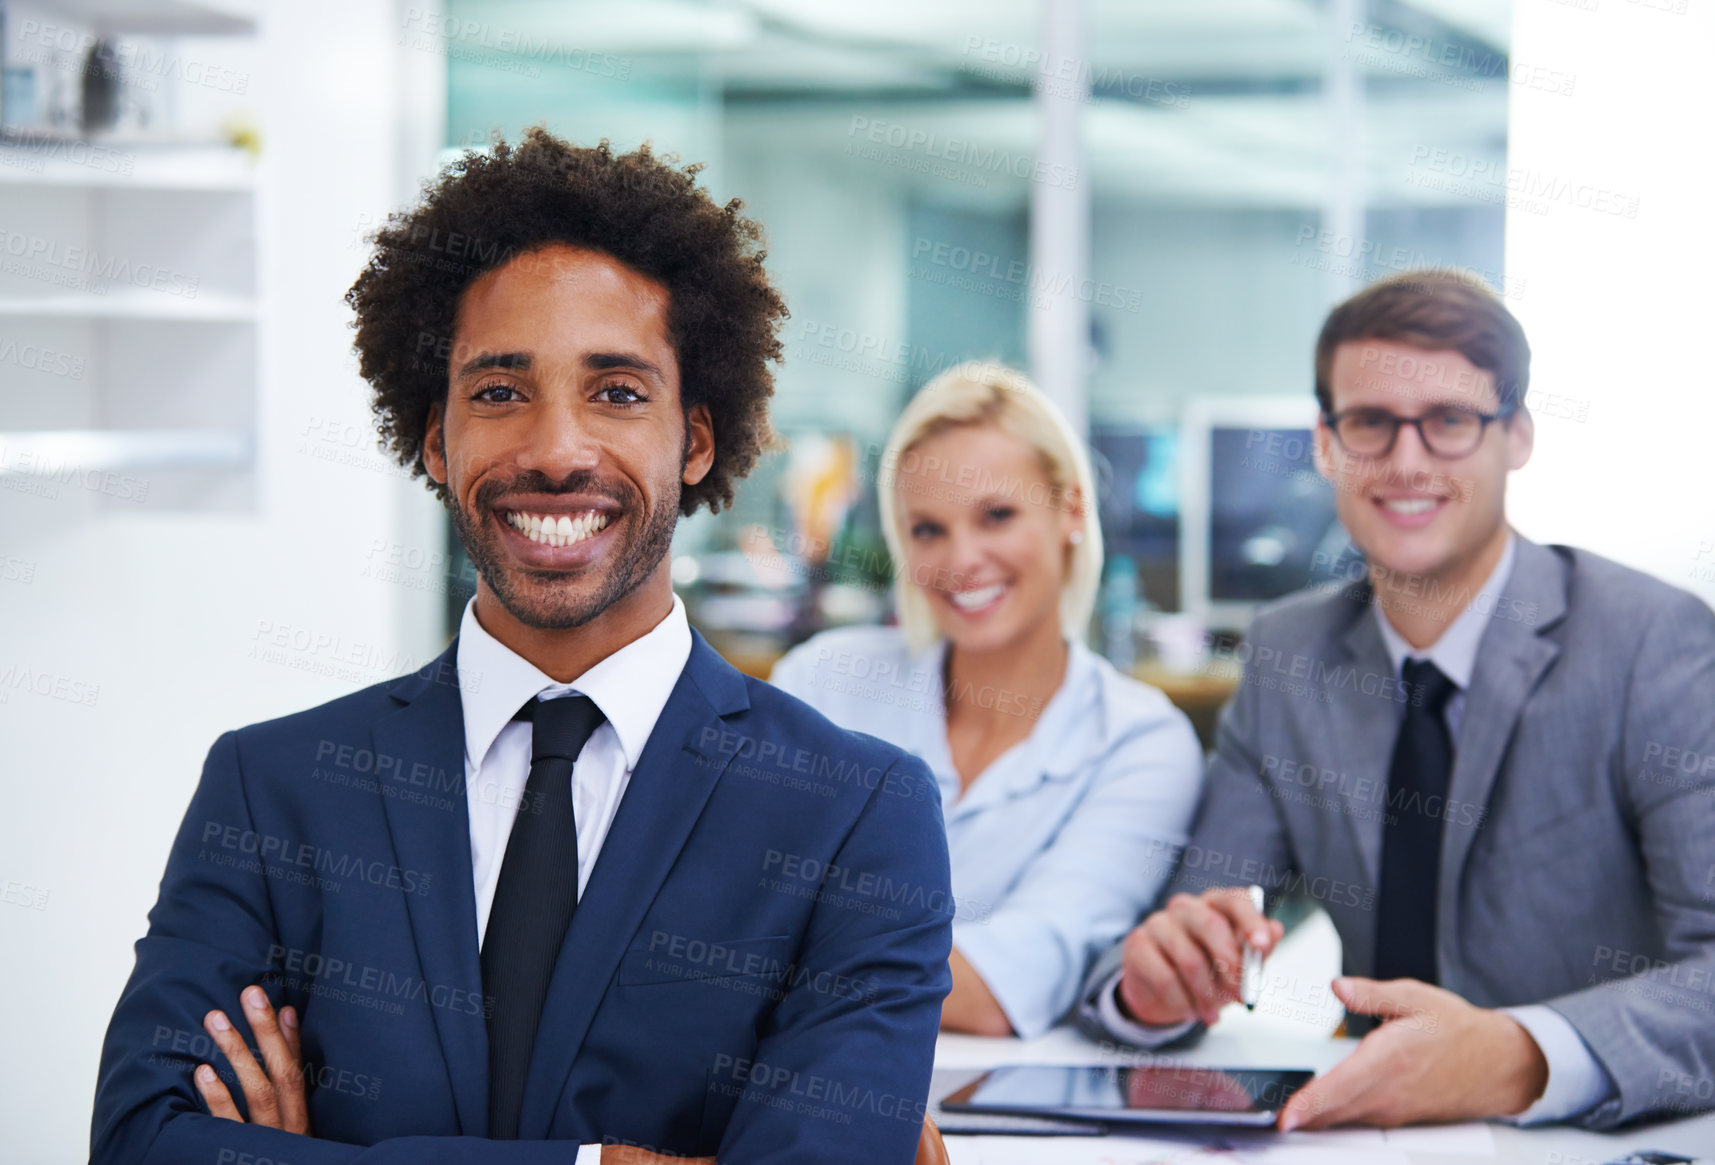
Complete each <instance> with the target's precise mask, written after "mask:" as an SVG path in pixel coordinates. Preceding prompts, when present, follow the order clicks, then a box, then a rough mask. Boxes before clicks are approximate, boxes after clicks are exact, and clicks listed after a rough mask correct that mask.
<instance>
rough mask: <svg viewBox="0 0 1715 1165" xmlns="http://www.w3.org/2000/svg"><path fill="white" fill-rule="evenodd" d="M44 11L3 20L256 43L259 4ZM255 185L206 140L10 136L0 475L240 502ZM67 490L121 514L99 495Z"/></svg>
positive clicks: (76, 5)
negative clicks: (115, 480)
mask: <svg viewBox="0 0 1715 1165" xmlns="http://www.w3.org/2000/svg"><path fill="white" fill-rule="evenodd" d="M43 11H44V10H42V9H40V8H39V7H38V6H36V5H33V4H31V3H30V2H29V0H24V2H23V3H17V4H12V5H9V6H8V10H7V18H8V21H9V22H11V23H14V24H16V25H17V26H18V27H19V28H21V27H23V26H22V24H21V23H19V22H21V20H22V19H24V18H26V17H29V18H33V19H35V20H36V21H37V22H38V24H37V25H36V27H38V28H39V27H41V26H42V25H43V23H45V22H46V21H48V20H50V19H51V20H52V21H53V22H54V23H55V25H56V27H59V28H69V29H72V30H75V31H76V32H78V33H82V32H88V33H91V34H97V35H105V36H120V37H124V36H127V35H138V36H151V37H206V36H218V37H221V38H249V37H253V36H254V35H255V33H256V14H255V10H254V6H253V5H250V4H245V3H239V2H238V0H227V2H221V0H196V2H189V0H55V3H54V5H53V7H52V9H51V15H43ZM7 31H8V34H9V35H8V38H7V40H8V49H7V55H8V59H9V61H10V60H11V59H12V58H13V57H14V55H15V54H22V56H21V57H20V58H19V59H22V60H25V61H29V60H31V59H32V56H31V52H30V50H31V48H32V46H31V44H30V43H28V42H26V43H24V44H23V45H19V44H18V43H17V37H16V36H15V35H11V34H13V33H14V29H13V28H8V30H7ZM175 43H176V42H175ZM214 43H215V44H217V45H219V44H242V43H243V41H242V40H238V41H229V40H224V39H223V40H222V41H218V42H214ZM198 51H199V52H207V51H208V50H206V49H203V50H198ZM219 51H220V50H218V49H216V50H215V52H216V53H218V52H219ZM34 56H35V58H36V59H38V60H39V58H40V53H36V54H35V55H34ZM138 81H139V83H141V84H145V85H153V86H155V87H156V88H157V89H158V88H159V87H161V86H166V85H168V84H170V83H172V81H171V78H169V77H165V76H161V77H142V78H139V79H138ZM193 96H198V95H193ZM256 188H257V181H256V166H255V160H254V158H253V157H252V156H251V155H250V154H249V153H248V152H246V151H244V150H242V149H238V148H236V147H230V146H226V145H221V144H216V143H213V142H211V141H209V140H207V138H206V137H205V138H204V139H203V140H183V139H182V138H180V139H175V138H174V137H172V136H169V135H164V134H162V133H161V132H160V131H159V130H151V133H150V135H149V136H137V135H135V134H132V135H126V134H124V133H115V134H110V135H105V136H97V137H95V138H94V139H93V140H90V141H84V140H79V139H75V138H69V137H55V136H52V135H49V134H46V133H43V132H39V131H36V132H27V133H20V132H13V131H11V130H9V131H8V132H7V134H6V140H4V141H0V479H4V478H13V479H15V478H18V477H32V476H33V477H41V478H46V479H50V480H52V479H58V480H62V481H63V480H65V479H66V478H67V476H68V475H82V476H83V477H85V478H87V477H88V476H89V475H91V474H119V473H125V474H136V473H144V474H146V475H147V477H148V483H149V489H148V490H147V491H146V496H147V503H146V504H147V506H148V507H149V508H153V509H174V510H210V509H213V510H244V509H248V508H249V507H250V506H252V505H253V503H254V496H255V473H254V466H255V453H254V450H255V448H256V433H255V424H256V414H257V404H256V400H257V392H258V364H257V354H258V351H259V346H258V339H257V329H258V327H259V326H260V320H261V318H262V313H261V311H260V308H259V287H258V280H257V245H256V244H257V240H256V222H257V218H256V192H257V191H256ZM7 496H8V495H7V494H5V493H0V498H5V497H7ZM18 496H25V493H24V491H19V494H18ZM33 496H42V495H40V494H36V495H33ZM70 496H72V497H76V498H78V499H80V501H81V502H82V503H83V504H87V505H89V506H92V507H97V508H111V507H113V506H114V505H116V504H120V503H116V502H114V501H113V499H112V498H111V496H108V495H104V494H103V493H102V492H101V491H100V490H95V489H87V488H86V489H83V490H79V491H73V492H72V493H71V494H70Z"/></svg>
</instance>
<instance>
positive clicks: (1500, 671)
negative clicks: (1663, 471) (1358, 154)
mask: <svg viewBox="0 0 1715 1165" xmlns="http://www.w3.org/2000/svg"><path fill="white" fill-rule="evenodd" d="M1372 598H1373V596H1372V594H1371V592H1370V590H1369V588H1368V586H1367V584H1366V585H1364V586H1360V587H1351V588H1348V589H1345V590H1341V591H1338V592H1333V593H1329V592H1321V593H1316V592H1309V593H1305V594H1300V595H1295V596H1292V597H1290V598H1288V599H1285V600H1282V601H1281V602H1279V603H1277V604H1274V605H1272V606H1270V607H1269V608H1268V609H1266V610H1265V611H1264V612H1263V613H1261V614H1260V615H1259V616H1258V617H1257V619H1256V622H1255V624H1254V625H1253V626H1252V628H1251V638H1250V641H1249V646H1248V648H1247V649H1246V656H1245V674H1244V680H1243V682H1242V683H1241V684H1240V686H1239V689H1238V691H1237V692H1236V693H1235V694H1234V696H1233V698H1232V700H1231V701H1230V702H1229V703H1228V705H1227V707H1226V708H1225V709H1224V710H1223V712H1222V714H1221V721H1220V727H1219V730H1218V733H1217V740H1216V747H1215V752H1214V754H1213V755H1212V756H1211V758H1210V764H1209V775H1208V782H1207V784H1206V786H1205V791H1204V796H1203V802H1202V805H1201V807H1200V808H1199V810H1198V816H1197V822H1196V825H1195V826H1194V827H1193V831H1192V837H1191V841H1190V843H1189V845H1188V846H1187V847H1186V849H1185V851H1184V853H1183V855H1182V856H1181V858H1180V861H1179V868H1178V869H1177V870H1176V872H1175V875H1174V878H1173V881H1172V883H1171V884H1170V885H1169V887H1168V890H1167V893H1168V894H1172V893H1177V892H1180V891H1185V892H1190V893H1197V892H1200V891H1202V890H1204V889H1206V888H1208V887H1210V886H1219V885H1234V884H1244V883H1249V882H1257V883H1260V884H1262V885H1263V886H1264V887H1265V888H1266V889H1268V890H1269V891H1270V894H1271V896H1272V895H1274V894H1291V893H1299V894H1307V895H1309V896H1311V897H1312V898H1314V899H1315V900H1316V901H1318V902H1319V903H1320V905H1321V906H1322V907H1323V908H1325V909H1326V910H1327V911H1328V913H1329V915H1330V916H1331V917H1332V919H1333V921H1334V924H1335V926H1336V928H1337V929H1338V930H1339V933H1340V938H1341V940H1342V945H1343V947H1344V963H1345V970H1346V973H1347V974H1353V975H1369V974H1370V973H1371V969H1372V967H1373V966H1374V947H1375V935H1376V919H1375V904H1376V896H1377V892H1376V887H1377V886H1378V884H1379V879H1380V871H1381V843H1382V825H1383V818H1384V816H1385V815H1387V814H1390V813H1397V812H1433V813H1438V814H1440V815H1441V816H1442V817H1443V818H1444V820H1445V821H1446V826H1445V834H1444V837H1443V842H1442V853H1441V880H1440V897H1439V899H1438V903H1437V911H1438V915H1437V917H1438V923H1437V950H1436V955H1437V964H1438V971H1439V975H1440V980H1441V984H1442V986H1444V987H1446V988H1448V989H1449V990H1451V991H1454V992H1457V993H1458V994H1459V995H1461V996H1463V997H1465V998H1466V999H1468V1000H1470V1001H1471V1002H1473V1003H1475V1004H1477V1005H1479V1006H1482V1007H1507V1006H1516V1005H1520V1004H1527V1003H1546V1004H1547V1005H1548V1006H1549V1007H1552V1008H1553V1009H1554V1010H1555V1011H1557V1012H1559V1013H1560V1014H1561V1015H1563V1016H1565V1017H1566V1019H1567V1020H1568V1021H1569V1022H1570V1023H1571V1024H1572V1026H1573V1027H1574V1028H1575V1029H1577V1031H1578V1034H1579V1035H1580V1036H1582V1037H1583V1039H1584V1042H1585V1043H1586V1044H1587V1045H1588V1046H1589V1048H1590V1050H1591V1051H1592V1052H1593V1053H1594V1054H1595V1056H1596V1058H1597V1059H1598V1060H1599V1061H1600V1062H1601V1063H1602V1066H1603V1067H1604V1068H1605V1069H1606V1070H1607V1072H1608V1075H1609V1076H1610V1077H1611V1078H1612V1079H1613V1081H1614V1085H1615V1087H1616V1089H1617V1090H1618V1091H1617V1095H1615V1096H1613V1097H1610V1099H1609V1100H1608V1101H1606V1102H1605V1103H1603V1104H1600V1105H1598V1106H1597V1107H1596V1108H1595V1109H1594V1110H1592V1111H1591V1112H1589V1113H1586V1114H1584V1116H1583V1117H1581V1118H1578V1119H1579V1123H1582V1124H1586V1125H1589V1126H1591V1127H1595V1128H1604V1127H1608V1126H1611V1125H1614V1124H1617V1123H1619V1122H1621V1121H1625V1120H1630V1119H1632V1118H1634V1117H1639V1116H1642V1115H1644V1114H1647V1113H1654V1112H1675V1111H1679V1112H1683V1111H1686V1110H1687V1109H1688V1108H1690V1109H1701V1108H1707V1107H1709V1101H1708V1099H1707V1097H1708V1091H1707V1089H1708V1085H1707V1081H1709V1080H1710V1079H1711V1078H1712V1076H1715V612H1712V611H1711V610H1710V609H1709V607H1708V606H1707V605H1705V604H1704V603H1703V602H1702V601H1701V600H1700V599H1698V598H1697V597H1696V596H1694V595H1691V594H1688V593H1687V592H1685V591H1681V590H1679V589H1677V588H1675V587H1671V586H1668V585H1667V584H1665V583H1662V582H1659V581H1656V580H1655V579H1652V578H1649V577H1647V576H1645V575H1643V574H1640V573H1638V572H1636V571H1633V570H1629V569H1627V568H1625V567H1622V566H1619V565H1617V564H1615V563H1612V562H1609V561H1607V560H1606V559H1603V558H1599V557H1597V556H1596V555H1593V554H1589V553H1586V552H1584V551H1581V550H1574V549H1570V548H1567V547H1563V546H1541V545H1537V544H1536V543H1533V542H1529V541H1526V540H1525V539H1523V538H1520V539H1519V543H1518V557H1517V561H1516V563H1515V565H1514V568H1513V572H1512V577H1511V578H1510V579H1509V580H1508V581H1507V583H1506V585H1505V587H1504V588H1503V590H1502V597H1501V598H1500V600H1499V601H1498V602H1497V603H1496V604H1495V609H1494V611H1493V612H1492V619H1493V621H1492V622H1491V623H1490V624H1489V626H1488V628H1487V630H1486V631H1485V632H1484V634H1483V638H1482V641H1481V645H1480V647H1479V649H1478V653H1477V663H1476V668H1475V672H1474V674H1473V677H1472V682H1471V688H1470V691H1469V693H1468V694H1467V698H1466V704H1465V711H1464V714H1463V718H1462V721H1461V724H1460V730H1459V737H1458V740H1457V741H1456V743H1455V759H1454V768H1453V777H1452V783H1451V785H1450V787H1449V794H1448V801H1447V804H1446V805H1444V806H1431V805H1423V806H1415V805H1400V804H1390V802H1389V797H1388V792H1387V780H1388V768H1389V762H1390V759H1391V756H1392V751H1393V744H1394V738H1395V736H1396V735H1397V733H1398V731H1399V725H1400V723H1401V720H1402V717H1403V707H1404V701H1405V700H1406V699H1409V698H1411V694H1410V693H1409V692H1408V691H1406V690H1405V689H1404V688H1403V686H1402V684H1401V683H1400V681H1399V680H1397V679H1396V678H1395V676H1394V671H1393V666H1392V663H1391V661H1390V660H1389V658H1388V655H1387V649H1386V647H1385V645H1384V644H1383V642H1382V638H1381V633H1380V631H1379V630H1378V629H1377V627H1376V624H1375V619H1374V616H1373V615H1372V614H1371V612H1370V610H1369V604H1370V602H1371V601H1372ZM1119 962H1120V948H1118V947H1116V948H1114V949H1113V950H1111V951H1109V952H1108V954H1107V956H1106V957H1104V958H1103V959H1102V960H1100V961H1099V963H1098V964H1097V966H1096V968H1095V970H1094V971H1093V972H1092V974H1091V976H1090V979H1089V981H1088V982H1087V983H1086V985H1085V989H1084V992H1083V995H1082V997H1081V1002H1080V1006H1079V1009H1078V1019H1079V1022H1080V1024H1081V1025H1082V1026H1084V1027H1085V1029H1086V1030H1088V1031H1091V1032H1092V1034H1098V1035H1100V1036H1103V1037H1106V1038H1113V1035H1114V1033H1107V1032H1103V1031H1101V1021H1100V1018H1099V1015H1098V1014H1097V1011H1096V1008H1095V1004H1094V1000H1095V997H1096V996H1095V993H1096V991H1097V990H1099V987H1100V985H1101V984H1103V983H1105V982H1107V980H1109V979H1110V978H1111V977H1112V975H1113V973H1114V971H1115V970H1116V969H1117V968H1118V966H1119ZM1699 1096H1701V1097H1702V1098H1703V1099H1698V1098H1699Z"/></svg>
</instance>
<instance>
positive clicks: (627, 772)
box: [458, 595, 691, 946]
mask: <svg viewBox="0 0 1715 1165" xmlns="http://www.w3.org/2000/svg"><path fill="white" fill-rule="evenodd" d="M690 655H691V627H690V623H689V622H688V621H687V620H686V618H685V604H684V603H683V602H681V601H680V599H679V596H678V595H674V596H673V609H672V610H670V611H669V612H668V613H667V615H666V617H665V618H664V619H662V620H661V622H659V623H657V624H656V625H655V626H654V628H652V629H651V630H650V631H648V632H647V633H645V634H643V635H640V636H639V637H638V638H636V639H633V640H632V641H631V642H630V643H627V644H626V645H625V646H624V647H621V648H620V649H619V650H618V651H616V652H614V653H613V654H612V655H610V656H608V657H607V658H606V659H603V660H602V661H601V662H599V663H597V664H596V665H595V666H594V667H592V668H590V669H589V670H588V671H586V672H584V674H583V675H581V676H579V677H578V678H577V679H575V680H573V681H572V682H571V683H569V684H562V683H558V682H556V681H555V680H554V679H552V678H551V677H549V676H547V675H545V674H544V673H543V672H542V671H541V670H540V669H539V668H537V667H536V665H535V664H533V663H531V662H530V661H529V660H527V659H525V658H524V657H523V656H521V655H519V654H518V653H517V652H515V651H513V650H512V649H511V648H509V647H507V646H506V645H505V644H503V643H501V642H500V641H499V640H498V639H496V638H494V636H492V635H490V634H489V633H488V631H487V630H486V629H485V628H484V627H483V626H482V624H481V623H480V622H478V621H477V617H476V600H475V599H474V598H472V599H471V601H470V602H469V603H466V604H465V609H464V617H463V618H462V619H461V620H460V621H459V646H458V669H459V674H461V675H480V676H481V677H482V683H481V684H480V685H476V686H474V687H473V686H469V685H460V687H459V698H460V700H461V701H462V702H463V705H464V776H465V795H466V798H467V801H468V803H469V806H470V864H471V870H472V873H473V874H474V875H475V879H476V937H477V943H478V944H479V946H480V944H481V942H482V939H483V936H484V935H485V934H486V933H487V931H488V912H489V908H490V907H491V906H492V905H493V903H494V888H495V886H496V884H497V883H498V882H499V881H500V864H501V861H502V860H503V859H504V857H505V855H506V839H507V837H508V836H510V834H511V833H512V819H513V818H514V817H516V816H517V815H518V806H519V805H520V804H521V803H522V801H523V797H524V784H525V782H526V781H527V780H528V779H529V777H530V732H531V726H530V725H529V724H527V723H525V722H523V721H521V720H514V719H513V718H512V717H513V716H514V715H515V714H516V713H517V712H518V709H519V708H521V707H523V706H524V701H526V700H528V699H530V698H531V697H532V696H544V697H554V696H563V695H567V694H569V693H572V692H577V693H579V694H581V695H585V696H588V697H589V698H590V699H591V700H593V701H594V702H595V705H596V707H598V708H600V709H601V711H602V714H603V715H604V716H606V717H607V719H606V720H605V721H603V722H602V724H601V725H600V726H599V727H597V728H596V730H595V732H594V733H593V734H592V735H591V736H590V738H589V741H588V742H587V743H586V744H585V745H584V748H583V751H582V752H580V753H579V754H578V759H577V761H576V763H575V764H574V765H573V767H572V811H573V813H574V814H575V816H576V818H577V823H578V895H579V896H580V897H582V895H583V892H584V887H585V886H587V885H588V884H589V880H590V871H591V870H593V869H594V868H595V863H596V858H597V857H599V856H600V854H601V847H602V842H603V841H605V840H606V839H607V831H608V827H609V826H611V825H612V824H613V816H614V814H615V813H616V812H618V810H619V802H620V799H621V798H622V797H624V796H625V790H626V787H627V786H628V785H629V784H630V783H631V774H632V771H633V770H635V769H636V768H637V758H638V757H639V756H641V755H642V753H643V746H644V744H646V743H647V742H648V740H649V734H650V733H651V732H653V731H654V730H655V722H656V720H658V719H659V718H660V716H661V709H662V708H663V707H665V706H666V704H667V697H668V696H670V695H671V694H672V692H673V686H674V685H675V684H677V683H678V682H679V673H680V672H682V671H684V670H685V661H686V660H688V659H689V658H690Z"/></svg>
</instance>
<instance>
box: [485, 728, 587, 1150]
mask: <svg viewBox="0 0 1715 1165" xmlns="http://www.w3.org/2000/svg"><path fill="white" fill-rule="evenodd" d="M514 719H518V720H533V721H534V723H535V727H534V729H533V730H532V732H531V741H530V778H529V780H528V781H527V782H526V783H525V786H524V799H523V804H522V805H520V806H519V808H518V816H517V817H515V818H514V819H513V821H512V833H511V835H510V836H509V837H508V838H507V841H506V857H505V859H504V860H503V861H502V862H501V863H500V880H499V881H498V882H497V883H496V884H495V887H494V903H493V905H492V906H490V907H489V911H488V930H487V931H486V932H485V934H484V935H483V942H482V990H483V994H484V995H485V996H487V1001H488V1003H489V1013H488V1135H489V1136H490V1137H491V1138H493V1139H496V1140H516V1139H517V1137H518V1116H519V1112H520V1110H521V1109H522V1108H523V1107H524V1080H525V1077H526V1076H527V1075H528V1073H529V1071H530V1050H531V1048H533V1047H534V1046H535V1043H536V1025H537V1023H538V1022H539V1021H540V1020H541V1018H542V1003H543V1001H544V1000H545V999H546V998H547V996H548V980H549V979H550V978H552V976H553V974H554V960H555V959H556V958H558V957H559V954H560V944H561V943H563V942H565V939H566V928H567V927H569V926H571V924H572V912H573V911H574V910H576V909H577V905H578V825H577V821H576V819H575V818H574V817H573V816H572V763H573V762H574V761H576V760H577V759H578V753H580V752H582V751H583V748H584V744H585V743H586V742H587V741H588V740H589V738H590V734H591V733H592V732H594V731H595V730H596V728H597V727H599V726H600V725H601V722H602V719H603V717H602V714H601V709H600V708H597V707H596V706H595V703H594V702H593V701H592V700H591V699H590V698H589V697H588V696H563V697H560V698H558V699H553V700H540V701H539V700H537V699H535V698H534V697H532V698H531V699H530V701H529V702H528V703H526V704H525V705H524V707H523V708H521V709H520V710H519V712H518V715H517V716H516V717H514Z"/></svg>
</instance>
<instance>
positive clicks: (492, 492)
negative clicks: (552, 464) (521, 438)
mask: <svg viewBox="0 0 1715 1165" xmlns="http://www.w3.org/2000/svg"><path fill="white" fill-rule="evenodd" d="M526 493H530V494H594V495H595V496H597V497H603V498H607V499H608V500H609V501H612V502H614V503H616V504H618V505H619V506H620V508H621V509H631V508H632V500H633V497H634V495H635V493H636V491H635V490H633V489H632V488H631V487H630V486H629V485H627V484H626V483H624V482H607V481H603V480H602V479H601V478H599V477H597V476H596V475H595V474H594V473H592V472H591V471H589V470H587V469H580V470H578V471H576V472H575V473H571V474H568V475H567V476H566V477H564V478H562V479H560V480H559V481H555V480H554V479H553V478H551V477H549V476H548V475H547V474H545V473H543V472H542V471H541V470H539V469H531V470H527V471H525V472H524V473H521V474H519V475H518V476H517V477H514V478H511V479H509V480H507V481H485V482H483V483H482V484H481V485H480V486H478V487H477V489H476V502H477V504H478V505H479V506H482V507H485V508H492V507H494V506H495V505H497V504H499V503H500V502H501V501H503V500H505V499H506V498H508V497H510V496H512V495H513V494H526Z"/></svg>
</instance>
